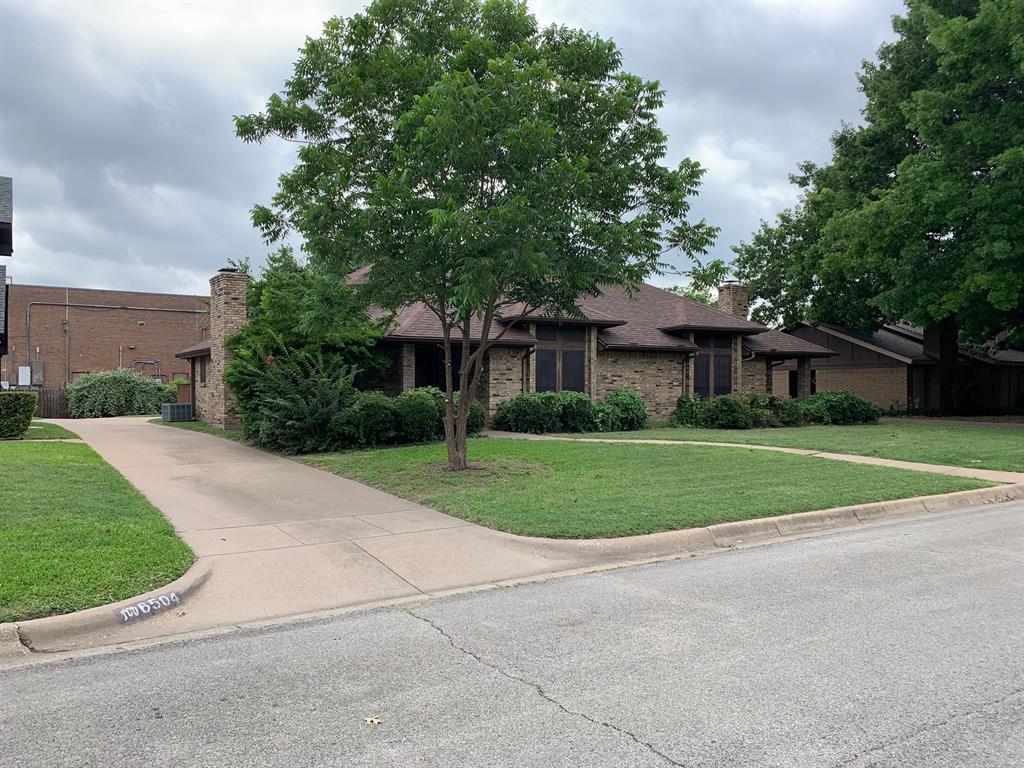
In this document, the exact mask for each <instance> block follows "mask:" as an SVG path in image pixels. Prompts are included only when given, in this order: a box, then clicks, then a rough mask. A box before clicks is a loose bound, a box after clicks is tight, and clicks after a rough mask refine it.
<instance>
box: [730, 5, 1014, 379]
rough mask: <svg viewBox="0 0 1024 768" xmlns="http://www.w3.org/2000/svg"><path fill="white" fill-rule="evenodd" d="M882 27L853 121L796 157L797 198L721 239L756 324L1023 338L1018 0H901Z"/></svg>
mask: <svg viewBox="0 0 1024 768" xmlns="http://www.w3.org/2000/svg"><path fill="white" fill-rule="evenodd" d="M893 28H894V30H895V31H896V33H897V35H898V37H897V39H896V40H895V41H894V42H892V43H888V44H886V45H883V46H882V47H881V49H880V50H879V52H878V61H877V63H865V64H864V69H863V71H862V72H861V75H860V83H861V88H862V90H863V92H864V94H865V96H866V97H867V104H866V106H865V108H864V112H863V115H864V122H863V125H860V126H856V127H853V126H846V127H844V128H843V129H842V130H840V131H838V132H837V133H836V134H835V135H834V136H833V138H832V145H833V156H832V161H831V163H829V164H828V165H825V166H822V167H816V166H814V165H812V164H804V165H803V166H801V169H800V172H799V173H798V174H797V175H795V176H794V177H793V181H794V182H795V183H797V184H798V185H799V186H800V187H801V188H802V190H803V194H802V197H801V201H800V203H799V205H798V206H797V207H796V208H794V209H792V210H788V211H785V212H783V213H782V214H780V215H779V217H778V218H777V219H776V221H775V222H773V223H771V224H768V223H765V224H763V225H762V227H761V229H760V230H759V231H758V232H756V233H755V234H754V236H753V238H752V239H751V241H750V242H747V243H743V244H741V245H739V246H737V247H736V248H734V250H735V252H736V254H737V257H736V262H735V263H736V267H737V271H738V273H739V275H740V277H741V278H742V279H744V280H746V281H747V282H748V283H749V284H750V285H751V287H752V292H753V293H754V295H755V296H756V297H758V298H760V299H761V300H762V303H761V304H760V306H759V307H758V308H757V310H756V311H757V312H758V315H757V318H758V319H759V320H761V321H762V322H781V323H783V324H786V323H791V322H794V321H796V320H800V319H804V317H809V318H810V319H811V320H815V321H832V322H842V323H846V324H850V325H855V326H859V327H863V328H872V327H877V326H878V325H879V324H880V323H882V322H886V321H893V320H905V321H910V322H913V323H917V324H920V325H923V326H926V327H928V326H931V327H936V326H937V325H938V324H940V323H944V324H946V325H947V326H948V325H949V324H950V323H952V322H955V323H956V324H957V325H958V326H959V329H960V334H961V338H962V339H964V340H966V341H973V342H978V343H983V342H986V341H989V340H992V339H1000V340H1002V341H1009V342H1022V341H1024V0H981V1H980V2H979V1H978V0H909V1H908V3H907V12H906V15H905V16H901V17H896V18H895V19H894V21H893ZM947 349H948V347H947ZM953 352H954V354H955V348H954V350H953ZM946 362H948V361H946Z"/></svg>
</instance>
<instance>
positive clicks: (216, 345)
mask: <svg viewBox="0 0 1024 768" xmlns="http://www.w3.org/2000/svg"><path fill="white" fill-rule="evenodd" d="M248 284H249V278H248V277H247V276H246V275H244V274H242V273H241V272H228V271H221V272H218V273H217V274H216V275H214V276H213V277H212V278H211V279H210V362H209V367H208V368H207V371H206V382H207V385H208V389H209V397H210V402H209V410H208V411H207V416H206V419H205V420H206V421H207V422H208V423H210V424H212V425H214V426H216V427H223V428H224V429H237V428H238V426H239V425H240V423H241V422H240V420H239V416H238V406H237V404H236V403H235V396H234V393H233V392H232V391H231V387H229V386H228V385H227V383H226V382H225V381H224V369H225V367H226V366H227V362H228V360H229V359H230V353H229V352H228V350H227V347H225V346H224V342H225V340H226V339H227V338H228V337H230V336H232V335H233V334H235V333H237V332H238V331H239V330H240V329H241V328H242V326H243V325H245V320H246V308H245V294H246V289H247V288H248Z"/></svg>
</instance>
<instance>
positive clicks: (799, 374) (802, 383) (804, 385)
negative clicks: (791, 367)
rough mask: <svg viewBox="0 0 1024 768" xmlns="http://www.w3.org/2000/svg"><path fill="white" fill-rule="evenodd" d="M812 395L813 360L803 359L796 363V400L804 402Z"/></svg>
mask: <svg viewBox="0 0 1024 768" xmlns="http://www.w3.org/2000/svg"><path fill="white" fill-rule="evenodd" d="M809 394H811V359H810V358H809V357H801V358H800V359H798V360H797V361H796V399H797V400H803V399H804V398H805V397H807V396H808V395H809Z"/></svg>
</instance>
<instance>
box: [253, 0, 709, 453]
mask: <svg viewBox="0 0 1024 768" xmlns="http://www.w3.org/2000/svg"><path fill="white" fill-rule="evenodd" d="M662 100H663V93H662V91H661V89H660V87H659V85H658V84H657V83H656V82H647V81H644V80H642V79H641V78H639V77H636V76H634V75H631V74H629V73H626V72H623V71H622V69H621V55H620V53H619V51H618V49H617V48H616V47H615V45H614V44H613V43H612V42H610V41H607V40H603V39H601V38H599V37H597V36H595V35H591V34H588V33H586V32H583V31H581V30H577V29H569V28H566V27H558V26H553V27H549V28H547V29H543V30H541V29H539V28H538V26H537V22H536V20H535V19H534V17H533V16H531V15H530V14H529V12H528V11H527V8H526V5H525V3H522V2H513V1H512V0H489V1H488V2H483V3H482V2H480V1H479V0H430V1H428V2H421V1H420V0H376V1H375V2H373V3H371V4H370V6H369V7H368V8H367V10H366V11H365V12H364V13H361V14H357V15H355V16H353V17H351V18H348V19H344V18H335V19H332V20H331V21H329V22H328V23H327V24H326V25H325V27H324V31H323V35H322V36H321V37H319V38H316V39H310V40H308V41H307V43H306V45H305V47H304V48H303V49H302V51H301V53H300V57H299V60H298V62H297V63H296V65H295V72H294V76H293V77H292V78H291V79H290V80H288V82H287V83H286V84H285V87H284V89H283V91H282V92H281V93H279V94H275V95H273V96H272V97H271V98H270V100H269V102H268V104H267V108H266V111H265V112H263V113H261V114H254V115H247V116H243V117H239V118H236V128H237V133H238V135H239V136H240V137H241V138H242V139H244V140H245V141H253V142H262V141H265V140H268V139H270V138H272V137H274V136H279V137H282V138H285V139H288V140H293V141H298V142H301V144H302V146H301V147H300V149H299V152H298V160H299V162H298V165H297V166H296V167H295V168H294V169H293V170H292V171H291V172H289V173H286V174H284V175H283V176H282V177H281V181H280V189H279V191H278V193H277V194H276V196H275V197H274V200H273V204H272V205H271V206H269V207H263V206H258V207H256V208H255V209H254V214H253V219H254V223H255V225H256V226H257V227H258V228H259V229H260V230H261V231H262V232H263V234H264V236H265V237H266V239H267V240H268V241H270V242H274V241H277V240H279V239H281V238H282V237H284V236H285V235H286V234H287V233H288V232H290V231H297V232H298V233H299V234H300V235H301V236H302V238H303V240H304V248H305V249H306V251H307V253H308V254H309V258H310V263H311V264H312V265H315V266H317V267H318V268H323V269H325V270H328V271H331V272H333V273H335V274H344V273H346V272H347V271H348V270H351V269H353V268H355V267H358V266H360V265H365V264H372V265H373V267H372V270H371V271H370V273H369V277H368V279H367V281H366V283H365V285H364V286H363V289H362V290H363V291H364V292H365V293H366V295H367V296H368V297H370V299H371V300H372V301H373V302H374V304H375V305H377V306H379V307H382V308H385V309H391V310H397V309H398V308H400V307H402V306H405V305H408V304H410V303H413V302H422V303H423V304H424V305H425V306H426V307H427V309H428V310H429V311H430V312H432V313H433V314H434V315H436V317H437V318H438V320H439V322H440V325H441V328H442V333H443V338H444V355H445V361H446V365H445V384H446V417H445V433H446V438H447V444H448V460H449V465H450V466H451V467H452V468H453V469H463V468H465V467H466V466H467V457H466V448H467V444H466V421H467V416H468V411H469V406H470V403H471V402H472V401H473V400H474V399H475V398H476V395H477V393H478V391H479V388H480V383H481V377H482V371H483V362H484V359H485V356H486V354H487V351H488V349H489V348H490V347H491V346H492V345H493V344H494V343H495V342H496V341H498V340H499V339H500V336H501V335H502V334H503V333H504V332H505V331H504V329H505V328H507V327H509V326H508V325H507V324H502V323H501V320H502V319H506V320H507V319H508V317H506V316H511V315H517V314H521V313H522V312H529V311H534V310H538V311H541V312H544V313H546V314H550V315H554V316H575V315H578V314H579V311H578V309H577V307H576V302H577V301H578V300H579V299H580V298H581V297H583V296H586V295H596V294H597V293H598V292H599V291H600V289H601V286H602V285H624V286H635V285H636V284H638V283H639V282H640V281H642V280H643V279H644V278H645V277H647V276H648V275H649V274H650V273H652V272H653V271H655V270H657V269H658V267H659V264H660V260H661V258H662V256H663V255H664V254H665V253H666V252H667V251H668V250H671V249H675V250H678V251H679V252H681V253H683V254H702V253H704V252H705V251H706V248H707V247H708V246H709V245H710V244H711V243H712V241H713V239H714V236H715V234H716V230H715V228H713V227H710V226H708V225H707V224H706V223H704V222H703V221H701V222H697V223H691V222H689V221H687V214H688V213H689V208H690V199H691V198H692V197H693V196H694V195H695V194H696V191H697V188H698V185H699V183H700V178H701V175H702V170H701V168H700V166H699V165H698V164H697V163H695V162H693V161H690V160H684V161H683V162H681V163H680V164H679V165H678V166H677V167H676V168H668V167H666V166H665V165H664V164H663V163H664V160H665V156H666V137H665V134H664V133H663V132H662V131H661V130H660V129H659V128H658V124H657V119H656V116H655V115H656V111H657V110H658V108H659V107H660V106H661V105H662ZM456 348H461V349H462V350H464V353H463V354H462V355H461V364H460V366H459V369H458V370H453V364H452V361H453V359H454V358H455V356H454V355H453V349H456Z"/></svg>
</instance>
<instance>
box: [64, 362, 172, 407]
mask: <svg viewBox="0 0 1024 768" xmlns="http://www.w3.org/2000/svg"><path fill="white" fill-rule="evenodd" d="M176 399H177V394H176V390H175V387H174V386H173V385H171V384H163V383H161V382H160V381H158V380H156V379H152V378H150V377H148V376H143V375H142V374H141V373H136V372H135V371H130V370H127V369H124V368H122V369H120V370H116V371H99V372H98V373H84V374H82V375H81V376H79V377H78V378H77V379H75V380H74V381H73V382H71V384H70V385H68V413H69V414H71V416H72V417H73V418H76V419H87V418H96V417H100V416H145V415H148V414H156V413H160V406H161V405H162V404H163V403H173V402H174V401H175V400H176Z"/></svg>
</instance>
